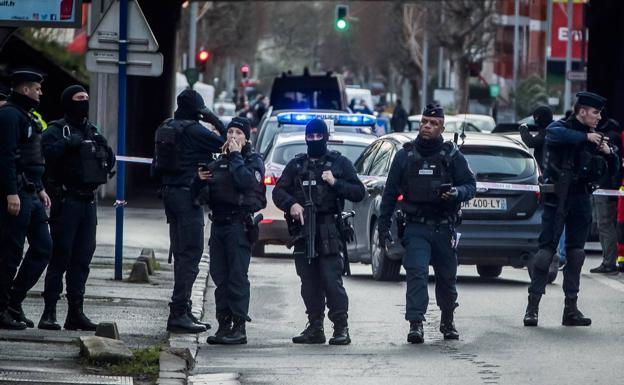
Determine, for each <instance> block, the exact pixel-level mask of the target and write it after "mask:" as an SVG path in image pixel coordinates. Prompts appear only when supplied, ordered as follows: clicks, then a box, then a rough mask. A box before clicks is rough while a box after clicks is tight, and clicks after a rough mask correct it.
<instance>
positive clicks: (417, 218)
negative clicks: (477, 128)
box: [378, 105, 476, 344]
mask: <svg viewBox="0 0 624 385" xmlns="http://www.w3.org/2000/svg"><path fill="white" fill-rule="evenodd" d="M443 132H444V111H443V110H442V108H441V107H439V106H434V105H428V106H427V107H426V108H425V110H424V111H423V114H422V120H421V125H420V130H419V133H418V137H417V138H416V139H415V140H414V141H413V142H410V143H407V144H405V146H404V147H403V148H402V149H401V150H399V151H398V152H397V154H396V156H395V157H394V160H393V161H392V165H391V166H390V172H389V173H388V179H387V181H386V187H385V190H384V193H383V196H382V199H381V207H380V211H381V212H380V215H379V225H378V231H379V245H380V247H381V248H382V249H386V248H387V246H388V244H389V243H390V242H392V235H391V234H390V223H391V220H392V217H393V215H394V209H395V207H396V204H397V199H398V197H399V195H401V194H403V201H402V202H401V211H402V212H403V213H404V214H405V215H406V225H405V232H404V236H403V239H402V243H403V245H405V249H406V252H405V256H404V258H403V267H404V268H405V272H406V281H407V293H406V297H407V301H406V302H407V303H406V306H405V308H406V310H405V319H406V320H407V321H409V323H410V330H409V333H408V335H407V341H408V342H410V343H415V344H420V343H423V342H424V332H423V322H424V321H425V313H426V312H427V306H428V304H429V294H428V292H427V290H428V289H427V283H428V282H429V264H430V263H431V264H432V265H433V268H434V271H435V276H436V301H437V304H438V306H439V307H440V309H441V311H442V316H441V320H440V332H441V333H442V335H443V336H444V339H458V338H459V333H458V332H457V330H456V329H455V323H454V318H453V314H454V312H455V308H456V307H457V306H458V305H457V289H456V287H455V285H456V281H457V253H456V248H457V242H458V240H457V233H456V232H455V227H456V226H457V224H458V223H459V208H460V204H461V202H465V201H468V200H470V199H472V198H473V197H474V196H475V193H476V180H475V176H474V174H473V173H472V171H471V170H470V168H469V167H468V162H467V161H466V158H465V157H464V156H463V155H462V153H461V152H459V150H458V148H457V145H456V144H455V143H453V142H444V138H443V137H442V133H443Z"/></svg>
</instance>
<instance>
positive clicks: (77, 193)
mask: <svg viewBox="0 0 624 385" xmlns="http://www.w3.org/2000/svg"><path fill="white" fill-rule="evenodd" d="M63 196H64V197H65V198H70V199H75V200H80V201H92V200H94V199H95V191H90V190H65V191H63Z"/></svg>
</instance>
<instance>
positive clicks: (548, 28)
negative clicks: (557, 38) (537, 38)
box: [544, 0, 552, 81]
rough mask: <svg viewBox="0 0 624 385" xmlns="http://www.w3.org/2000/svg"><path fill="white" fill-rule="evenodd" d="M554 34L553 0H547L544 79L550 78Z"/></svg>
mask: <svg viewBox="0 0 624 385" xmlns="http://www.w3.org/2000/svg"><path fill="white" fill-rule="evenodd" d="M551 34H552V0H547V1H546V44H544V46H545V47H546V54H545V55H544V81H546V79H547V78H548V57H549V56H550V51H551V50H552V47H551V39H552V37H551V36H550V35H551Z"/></svg>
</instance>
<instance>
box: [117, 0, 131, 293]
mask: <svg viewBox="0 0 624 385" xmlns="http://www.w3.org/2000/svg"><path fill="white" fill-rule="evenodd" d="M127 60H128V0H119V108H118V119H119V120H118V122H119V124H118V126H117V127H118V128H117V154H118V155H125V154H126V91H127V75H126V65H127ZM125 179H126V164H125V162H117V200H116V201H115V206H116V210H115V211H116V217H115V220H116V231H115V280H117V281H120V280H121V279H122V273H123V221H124V206H125V205H126V201H125V186H124V183H125Z"/></svg>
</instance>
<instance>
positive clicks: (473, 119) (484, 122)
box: [455, 114, 496, 132]
mask: <svg viewBox="0 0 624 385" xmlns="http://www.w3.org/2000/svg"><path fill="white" fill-rule="evenodd" d="M455 117H456V118H457V119H459V120H463V121H465V122H468V123H470V124H472V125H474V126H475V127H477V128H478V129H479V132H492V130H493V129H494V127H496V122H495V121H494V118H493V117H491V116H490V115H480V114H459V115H455Z"/></svg>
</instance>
